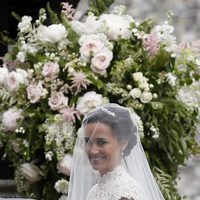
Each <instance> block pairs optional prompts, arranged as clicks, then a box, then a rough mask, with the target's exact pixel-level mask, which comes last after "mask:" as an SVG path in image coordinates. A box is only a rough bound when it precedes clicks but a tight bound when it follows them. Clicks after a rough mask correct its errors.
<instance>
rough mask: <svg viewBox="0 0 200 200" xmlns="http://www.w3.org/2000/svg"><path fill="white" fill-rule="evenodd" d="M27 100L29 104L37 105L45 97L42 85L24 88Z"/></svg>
mask: <svg viewBox="0 0 200 200" xmlns="http://www.w3.org/2000/svg"><path fill="white" fill-rule="evenodd" d="M26 91H27V95H28V99H29V100H30V102H31V103H37V102H39V101H40V99H41V98H42V97H45V96H46V94H47V90H46V89H44V88H43V86H42V83H41V82H39V83H38V84H37V85H36V84H31V85H29V86H28V87H27V88H26Z"/></svg>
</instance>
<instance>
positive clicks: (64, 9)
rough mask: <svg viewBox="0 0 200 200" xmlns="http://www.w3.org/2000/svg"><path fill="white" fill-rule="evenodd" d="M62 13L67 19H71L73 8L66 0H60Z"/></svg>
mask: <svg viewBox="0 0 200 200" xmlns="http://www.w3.org/2000/svg"><path fill="white" fill-rule="evenodd" d="M61 6H62V11H61V12H62V13H64V15H65V16H66V17H67V19H73V15H74V13H75V9H74V8H72V5H70V4H69V3H68V2H62V3H61Z"/></svg>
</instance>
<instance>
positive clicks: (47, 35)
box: [38, 24, 68, 43]
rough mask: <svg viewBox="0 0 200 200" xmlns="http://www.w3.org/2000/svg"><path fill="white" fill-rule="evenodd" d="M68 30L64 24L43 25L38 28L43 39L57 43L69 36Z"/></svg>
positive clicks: (39, 35) (40, 37)
mask: <svg viewBox="0 0 200 200" xmlns="http://www.w3.org/2000/svg"><path fill="white" fill-rule="evenodd" d="M67 34H68V32H67V30H66V28H65V27H64V26H63V25H62V24H52V25H50V26H42V27H39V29H38V37H39V39H40V40H41V41H44V42H50V43H56V42H59V41H61V40H62V39H64V38H65V37H66V36H67Z"/></svg>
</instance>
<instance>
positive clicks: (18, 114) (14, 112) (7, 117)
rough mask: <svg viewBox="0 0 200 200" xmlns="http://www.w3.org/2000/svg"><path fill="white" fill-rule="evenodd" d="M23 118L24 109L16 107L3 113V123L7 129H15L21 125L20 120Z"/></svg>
mask: <svg viewBox="0 0 200 200" xmlns="http://www.w3.org/2000/svg"><path fill="white" fill-rule="evenodd" d="M19 119H22V110H19V109H17V108H15V107H13V108H10V109H9V110H7V111H6V112H4V113H3V119H2V123H3V126H4V128H5V130H6V131H14V130H15V129H16V128H18V127H19V125H18V120H19Z"/></svg>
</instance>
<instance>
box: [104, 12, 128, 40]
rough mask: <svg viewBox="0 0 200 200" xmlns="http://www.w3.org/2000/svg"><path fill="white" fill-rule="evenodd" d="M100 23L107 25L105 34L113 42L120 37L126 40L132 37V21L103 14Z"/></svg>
mask: <svg viewBox="0 0 200 200" xmlns="http://www.w3.org/2000/svg"><path fill="white" fill-rule="evenodd" d="M100 21H102V22H103V23H104V24H105V26H106V29H105V34H106V35H108V37H109V38H110V39H111V40H117V39H118V38H119V37H121V38H126V39H128V38H130V37H131V30H130V20H128V19H126V18H125V17H123V16H119V15H115V14H103V15H101V16H100Z"/></svg>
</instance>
